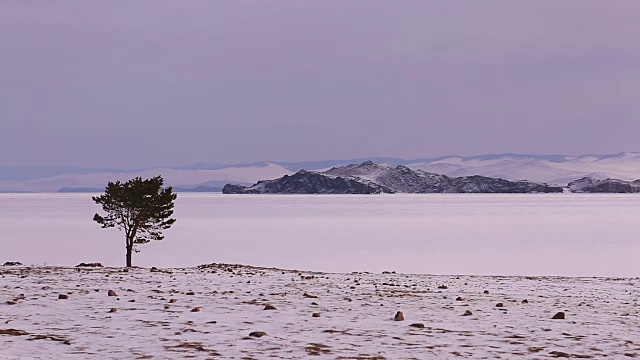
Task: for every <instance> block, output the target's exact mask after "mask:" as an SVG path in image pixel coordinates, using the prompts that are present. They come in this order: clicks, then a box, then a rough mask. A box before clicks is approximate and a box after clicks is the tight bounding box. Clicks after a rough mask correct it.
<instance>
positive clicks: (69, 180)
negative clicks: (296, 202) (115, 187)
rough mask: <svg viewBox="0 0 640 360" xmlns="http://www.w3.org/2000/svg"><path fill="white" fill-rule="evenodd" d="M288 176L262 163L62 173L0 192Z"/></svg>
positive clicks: (4, 184)
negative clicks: (146, 181)
mask: <svg viewBox="0 0 640 360" xmlns="http://www.w3.org/2000/svg"><path fill="white" fill-rule="evenodd" d="M289 173H291V172H290V171H289V170H288V169H287V168H285V167H284V166H282V165H277V164H273V163H266V164H264V165H256V166H238V167H227V168H223V169H217V170H177V169H168V168H155V169H148V170H143V171H134V172H99V173H93V174H64V175H57V176H50V177H45V178H41V179H33V180H27V181H15V180H14V181H0V192H8V191H13V192H17V191H27V192H56V191H58V190H60V189H62V188H66V190H67V191H70V190H73V189H74V188H83V189H103V188H104V187H105V185H106V184H107V182H108V181H116V180H120V181H126V180H129V179H131V178H134V177H136V176H140V177H142V178H149V177H152V176H156V175H162V177H163V178H164V180H165V183H166V184H167V185H171V186H176V187H197V186H222V185H224V184H226V183H227V182H229V181H233V182H237V183H242V184H249V183H254V182H256V181H258V180H262V179H273V178H277V177H280V176H283V175H286V174H289Z"/></svg>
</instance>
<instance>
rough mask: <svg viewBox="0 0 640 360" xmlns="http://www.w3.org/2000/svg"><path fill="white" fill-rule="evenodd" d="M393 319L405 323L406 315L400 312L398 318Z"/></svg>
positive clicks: (397, 314)
mask: <svg viewBox="0 0 640 360" xmlns="http://www.w3.org/2000/svg"><path fill="white" fill-rule="evenodd" d="M393 319H394V320H395V321H403V320H404V314H403V313H402V311H398V312H397V313H396V316H394V317H393Z"/></svg>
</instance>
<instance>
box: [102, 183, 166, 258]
mask: <svg viewBox="0 0 640 360" xmlns="http://www.w3.org/2000/svg"><path fill="white" fill-rule="evenodd" d="M163 184H164V180H163V179H162V176H155V177H152V178H150V179H147V180H142V178H140V177H137V178H135V179H131V180H129V181H127V182H125V183H121V182H120V181H116V182H109V183H108V184H107V187H106V188H105V192H104V194H103V195H100V196H94V197H93V201H94V202H95V203H96V204H98V205H101V206H102V210H103V211H104V212H105V213H106V215H105V216H102V215H100V214H95V215H94V216H93V221H95V222H97V223H98V224H100V225H101V226H102V228H105V229H106V228H112V227H116V228H118V230H121V231H124V233H125V239H126V249H127V258H126V259H127V267H131V253H132V252H134V251H135V252H138V250H137V248H136V245H139V244H146V243H148V242H150V241H151V240H162V239H164V236H163V235H162V231H163V230H166V229H169V228H170V227H171V226H172V225H173V224H174V223H175V221H176V219H173V218H171V216H172V215H173V206H174V201H175V200H176V198H177V194H175V193H174V192H173V189H172V188H171V187H170V186H169V187H166V188H163Z"/></svg>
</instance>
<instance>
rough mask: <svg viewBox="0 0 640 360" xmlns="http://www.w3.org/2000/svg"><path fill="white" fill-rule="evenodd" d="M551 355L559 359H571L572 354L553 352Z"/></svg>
mask: <svg viewBox="0 0 640 360" xmlns="http://www.w3.org/2000/svg"><path fill="white" fill-rule="evenodd" d="M549 354H551V355H552V356H553V357H557V358H570V357H571V354H567V353H566V352H562V351H552V352H550V353H549Z"/></svg>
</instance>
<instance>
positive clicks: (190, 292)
mask: <svg viewBox="0 0 640 360" xmlns="http://www.w3.org/2000/svg"><path fill="white" fill-rule="evenodd" d="M195 294H196V293H194V292H193V291H187V292H186V293H185V295H195Z"/></svg>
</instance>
